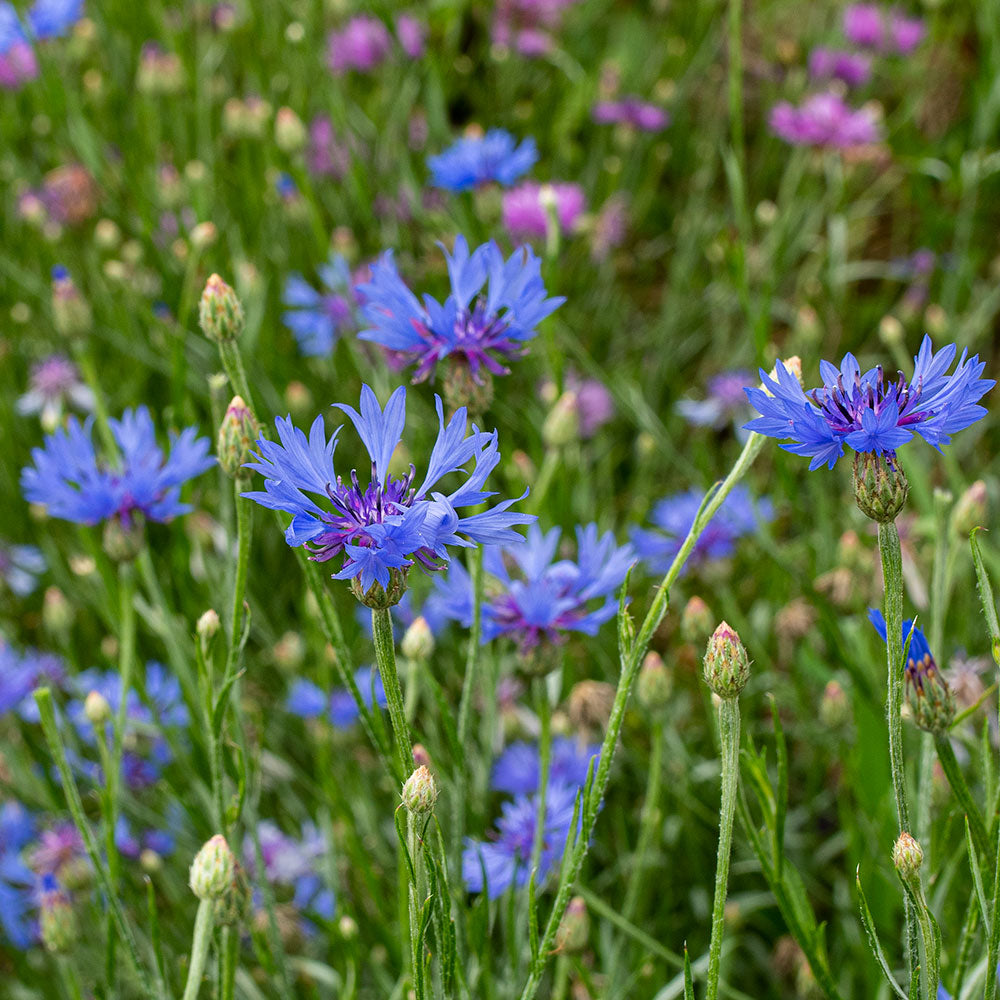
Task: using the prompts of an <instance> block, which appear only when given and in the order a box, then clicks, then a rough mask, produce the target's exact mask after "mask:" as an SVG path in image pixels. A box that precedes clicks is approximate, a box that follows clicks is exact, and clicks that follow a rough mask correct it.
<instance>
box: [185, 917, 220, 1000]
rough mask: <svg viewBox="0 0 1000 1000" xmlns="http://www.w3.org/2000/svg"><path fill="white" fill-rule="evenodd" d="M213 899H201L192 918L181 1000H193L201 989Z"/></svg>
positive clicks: (206, 958)
mask: <svg viewBox="0 0 1000 1000" xmlns="http://www.w3.org/2000/svg"><path fill="white" fill-rule="evenodd" d="M214 910H215V901H214V900H211V899H202V900H200V901H199V903H198V914H197V916H196V917H195V920H194V934H193V935H192V936H191V964H190V965H189V966H188V975H187V982H186V983H185V984H184V997H183V1000H195V998H196V997H197V996H198V991H199V989H201V980H202V977H203V976H204V975H205V966H206V964H207V963H208V946H209V945H210V944H211V943H212V924H213V919H212V914H213V912H214Z"/></svg>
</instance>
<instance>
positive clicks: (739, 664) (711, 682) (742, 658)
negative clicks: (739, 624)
mask: <svg viewBox="0 0 1000 1000" xmlns="http://www.w3.org/2000/svg"><path fill="white" fill-rule="evenodd" d="M749 679H750V661H749V660H748V659H747V651H746V650H745V649H744V648H743V643H742V642H740V637H739V635H738V634H737V632H736V629H734V628H733V627H732V626H730V625H728V624H727V623H726V622H722V623H721V624H720V625H719V626H718V627H717V628H716V630H715V631H714V632H713V633H712V637H711V638H710V639H709V640H708V648H707V649H706V650H705V680H706V681H707V682H708V686H709V687H710V688H711V689H712V693H713V694H717V695H718V696H719V697H720V698H723V699H728V698H736V697H738V696H739V693H740V692H741V691H742V690H743V688H745V687H746V684H747V681H748V680H749Z"/></svg>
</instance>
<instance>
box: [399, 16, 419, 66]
mask: <svg viewBox="0 0 1000 1000" xmlns="http://www.w3.org/2000/svg"><path fill="white" fill-rule="evenodd" d="M396 37H397V38H398V39H399V44H400V45H401V46H402V47H403V51H404V52H405V53H406V54H407V55H408V56H409V57H410V58H411V59H419V58H420V57H421V56H422V55H423V54H424V43H425V42H426V40H427V28H426V27H425V26H424V25H423V24H422V23H421V22H420V21H418V20H417V19H416V18H415V17H413V15H412V14H400V15H399V16H398V17H397V18H396Z"/></svg>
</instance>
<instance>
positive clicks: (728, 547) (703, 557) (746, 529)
mask: <svg viewBox="0 0 1000 1000" xmlns="http://www.w3.org/2000/svg"><path fill="white" fill-rule="evenodd" d="M704 499H705V494H704V493H702V492H701V491H699V490H688V491H687V492H686V493H677V494H675V495H674V496H670V497H666V498H665V499H663V500H661V501H660V502H659V503H658V504H657V505H656V506H655V507H654V508H653V512H652V514H651V515H650V518H649V519H650V521H651V522H652V523H653V530H648V529H646V528H633V529H632V533H631V535H632V544H633V545H635V547H636V550H637V551H638V553H639V556H640V557H641V558H642V559H643V561H644V562H645V563H646V565H647V566H648V567H649V568H650V570H651V571H652V572H654V573H666V572H667V570H668V569H670V565H671V563H673V561H674V558H675V557H676V556H677V553H678V552H680V550H681V547H682V546H683V545H684V539H685V538H687V534H688V532H689V531H690V530H691V525H692V524H694V519H695V517H696V516H697V514H698V509H699V508H700V507H701V504H702V501H703V500H704ZM773 516H774V512H773V508H772V506H771V501H770V500H768V499H767V497H761V498H759V499H758V500H754V499H753V498H752V497H751V495H750V491H749V490H748V489H747V488H746V487H745V486H742V485H740V486H736V487H734V489H733V491H732V492H731V493H730V494H729V496H727V497H726V499H725V500H723V502H722V505H721V506H720V507H719V509H718V510H717V511H716V512H715V516H714V517H713V518H712V520H711V521H709V523H708V525H707V526H706V528H705V530H704V531H703V532H702V533H701V535H700V536H699V538H698V541H697V542H696V543H695V546H694V549H692V551H691V555H690V557H689V559H688V565H691V564H695V563H700V562H707V561H708V560H711V559H725V558H726V557H728V556H731V555H732V554H733V552H734V551H735V550H736V543H737V542H738V541H739V539H740V538H742V537H743V536H744V535H749V534H750V533H751V532H753V531H755V530H756V529H757V527H758V526H759V525H760V524H762V523H766V522H768V521H770V520H771V519H772V517H773Z"/></svg>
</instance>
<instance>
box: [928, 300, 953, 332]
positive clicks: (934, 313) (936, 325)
mask: <svg viewBox="0 0 1000 1000" xmlns="http://www.w3.org/2000/svg"><path fill="white" fill-rule="evenodd" d="M924 326H926V327H927V332H928V333H929V334H930V335H931V336H932V337H941V336H944V335H945V334H946V333H947V332H948V327H949V326H950V324H949V322H948V314H947V313H946V312H945V311H944V309H943V308H942V307H941V306H939V305H938V304H937V303H936V302H932V303H931V304H930V305H929V306H928V307H927V308H926V309H925V310H924Z"/></svg>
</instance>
